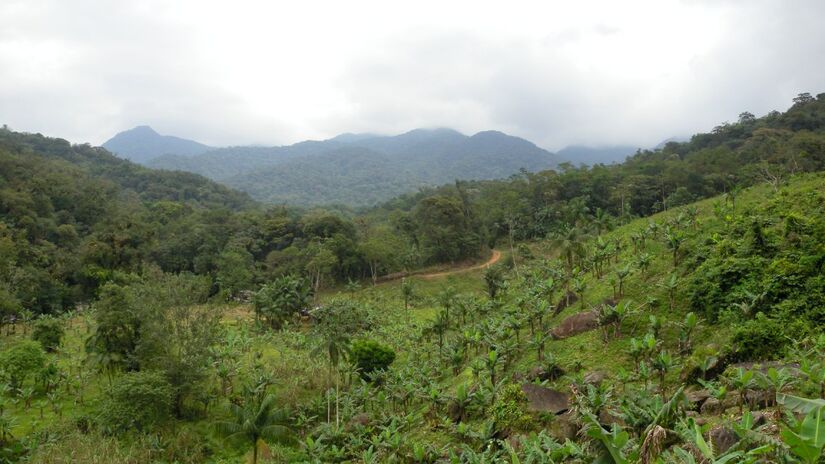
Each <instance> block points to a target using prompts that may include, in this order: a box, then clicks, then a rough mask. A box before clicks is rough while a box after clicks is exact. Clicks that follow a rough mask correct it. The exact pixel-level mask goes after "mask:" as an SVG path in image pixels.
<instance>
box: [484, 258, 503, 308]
mask: <svg viewBox="0 0 825 464" xmlns="http://www.w3.org/2000/svg"><path fill="white" fill-rule="evenodd" d="M484 283H485V284H486V285H487V295H488V296H489V297H490V299H491V300H494V299H496V296H498V293H499V291H500V290H501V288H502V286H503V285H504V269H502V268H501V266H490V267H488V268H487V269H485V270H484Z"/></svg>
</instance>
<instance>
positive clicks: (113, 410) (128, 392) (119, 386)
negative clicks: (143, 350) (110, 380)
mask: <svg viewBox="0 0 825 464" xmlns="http://www.w3.org/2000/svg"><path fill="white" fill-rule="evenodd" d="M172 394H173V391H172V386H171V385H170V384H169V382H168V381H167V380H166V378H165V377H164V375H163V373H161V372H157V371H141V372H129V373H127V374H124V375H123V376H121V377H119V378H118V379H117V380H116V381H115V382H114V384H113V385H112V387H111V388H110V389H109V391H108V392H107V395H106V398H105V399H104V401H103V402H102V404H101V410H100V424H101V426H103V428H104V429H105V430H107V431H109V432H122V431H126V430H133V429H135V430H140V431H145V430H149V429H151V428H152V427H153V426H154V425H155V424H158V423H160V422H163V421H164V420H166V419H167V418H168V417H169V415H170V413H171V410H172Z"/></svg>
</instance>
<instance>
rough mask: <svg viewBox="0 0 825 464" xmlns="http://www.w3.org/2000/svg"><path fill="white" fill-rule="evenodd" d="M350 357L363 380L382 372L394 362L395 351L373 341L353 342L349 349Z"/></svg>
mask: <svg viewBox="0 0 825 464" xmlns="http://www.w3.org/2000/svg"><path fill="white" fill-rule="evenodd" d="M350 356H351V358H352V361H353V362H354V363H355V365H356V366H358V369H359V373H360V374H361V376H362V377H363V378H365V379H369V378H370V376H372V375H373V374H375V373H377V372H381V371H384V370H385V369H387V368H388V367H389V366H390V364H392V363H393V361H395V351H393V350H392V348H390V347H389V346H387V345H384V344H381V343H379V342H377V341H375V340H366V339H362V340H355V341H354V342H352V346H351V348H350Z"/></svg>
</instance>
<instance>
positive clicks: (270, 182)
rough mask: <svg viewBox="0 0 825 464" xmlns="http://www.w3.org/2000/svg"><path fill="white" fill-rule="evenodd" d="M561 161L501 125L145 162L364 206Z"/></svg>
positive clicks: (309, 200)
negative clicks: (502, 129)
mask: <svg viewBox="0 0 825 464" xmlns="http://www.w3.org/2000/svg"><path fill="white" fill-rule="evenodd" d="M559 162H560V159H559V158H558V157H556V156H555V155H553V154H552V153H550V152H548V151H546V150H544V149H541V148H539V147H537V146H536V145H534V144H533V143H531V142H528V141H527V140H524V139H520V138H518V137H512V136H509V135H506V134H503V133H501V132H495V131H486V132H479V133H478V134H475V135H473V136H466V135H463V134H461V133H459V132H456V131H454V130H451V129H432V130H430V129H417V130H413V131H410V132H407V133H405V134H401V135H397V136H392V137H390V136H370V135H355V134H348V135H346V136H341V137H336V138H334V139H330V140H324V141H307V142H301V143H298V144H295V145H291V146H286V147H266V148H264V147H236V148H222V149H218V150H214V151H211V152H208V153H205V154H203V155H199V156H195V157H183V156H163V157H160V158H157V159H155V160H153V161H151V162H150V163H149V165H150V166H152V167H155V168H162V169H178V170H184V171H190V172H196V173H199V174H202V175H204V176H207V177H210V178H212V179H215V180H217V181H220V182H223V183H225V184H227V185H229V186H231V187H234V188H237V189H239V190H242V191H245V192H248V193H249V194H250V195H252V196H253V197H254V198H255V199H258V200H261V201H265V202H269V203H284V202H285V203H289V204H291V205H300V206H308V205H323V204H331V203H341V204H346V205H350V206H365V205H374V204H376V203H379V202H382V201H386V200H388V199H390V198H392V197H394V196H396V195H399V194H402V193H407V192H414V191H416V190H418V189H419V188H421V187H428V186H436V185H440V184H443V183H446V182H452V181H453V180H455V179H459V180H468V179H497V178H505V177H508V176H510V175H511V174H515V173H517V172H519V171H520V170H522V169H525V170H527V171H531V172H535V171H540V170H543V169H549V168H552V167H555V166H556V165H557V164H558V163H559Z"/></svg>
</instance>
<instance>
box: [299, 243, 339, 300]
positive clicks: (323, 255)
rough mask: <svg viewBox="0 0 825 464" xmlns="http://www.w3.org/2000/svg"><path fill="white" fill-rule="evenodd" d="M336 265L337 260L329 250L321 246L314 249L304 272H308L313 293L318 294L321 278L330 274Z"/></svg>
mask: <svg viewBox="0 0 825 464" xmlns="http://www.w3.org/2000/svg"><path fill="white" fill-rule="evenodd" d="M337 263H338V258H336V256H335V254H334V253H333V252H332V251H331V250H330V249H329V248H327V247H325V246H323V245H320V246H316V247H314V253H313V254H312V255H311V258H310V259H309V261H307V263H306V270H307V272H309V275H310V279H311V280H312V289H313V291H314V292H315V293H318V289H320V288H321V282H322V280H323V278H324V277H325V276H327V275H329V274H330V273H331V272H332V270H333V268H334V267H335V265H336V264H337Z"/></svg>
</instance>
